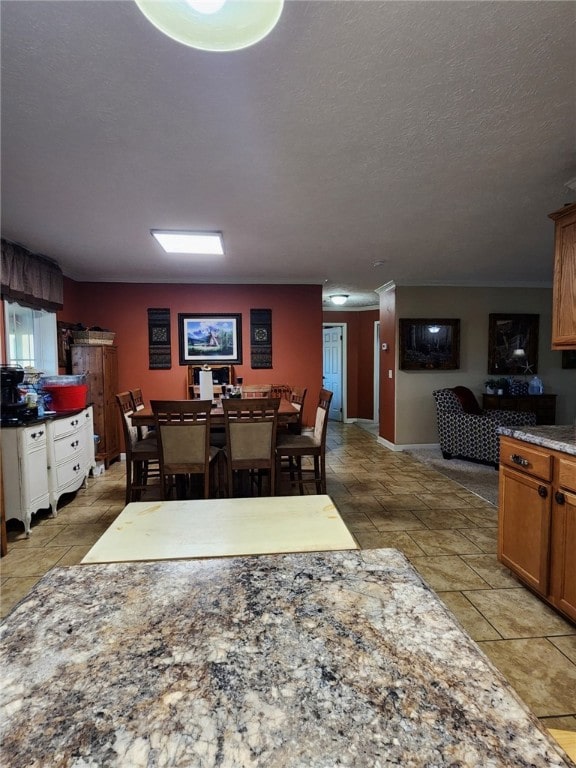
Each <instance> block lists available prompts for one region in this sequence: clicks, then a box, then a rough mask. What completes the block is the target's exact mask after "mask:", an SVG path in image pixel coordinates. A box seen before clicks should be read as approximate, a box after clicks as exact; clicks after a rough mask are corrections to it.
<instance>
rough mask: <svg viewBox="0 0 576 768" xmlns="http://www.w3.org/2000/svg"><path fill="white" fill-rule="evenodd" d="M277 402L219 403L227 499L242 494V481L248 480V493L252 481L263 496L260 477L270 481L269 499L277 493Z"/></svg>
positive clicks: (278, 404)
mask: <svg viewBox="0 0 576 768" xmlns="http://www.w3.org/2000/svg"><path fill="white" fill-rule="evenodd" d="M279 406H280V399H279V398H277V397H275V398H264V397H261V398H251V399H244V398H241V399H237V398H231V399H229V400H223V401H222V407H223V409H224V419H225V429H226V449H225V458H226V466H227V486H228V496H230V497H232V496H234V495H235V494H236V493H241V492H243V490H244V491H245V490H246V489H245V488H244V489H242V480H243V479H245V478H246V477H248V478H249V479H250V493H252V491H253V486H254V482H253V481H254V480H255V479H256V486H257V489H258V493H259V494H260V493H261V492H262V477H263V474H266V475H267V476H268V477H269V481H270V495H271V496H274V494H275V492H276V488H275V483H276V476H275V473H276V465H275V454H274V452H275V446H276V429H277V424H278V408H279Z"/></svg>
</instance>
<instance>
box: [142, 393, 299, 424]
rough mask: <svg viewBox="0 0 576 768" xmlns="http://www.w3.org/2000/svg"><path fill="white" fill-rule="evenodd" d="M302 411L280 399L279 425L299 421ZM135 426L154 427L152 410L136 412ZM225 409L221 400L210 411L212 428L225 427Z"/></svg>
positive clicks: (146, 409) (143, 409)
mask: <svg viewBox="0 0 576 768" xmlns="http://www.w3.org/2000/svg"><path fill="white" fill-rule="evenodd" d="M299 415H300V411H299V410H298V408H297V407H296V406H295V405H294V404H293V403H291V402H290V401H289V400H286V398H284V397H283V398H280V405H279V407H278V423H279V424H291V423H296V422H297V421H298V416H299ZM130 418H131V421H132V424H133V426H135V427H153V426H154V425H155V423H156V420H155V418H154V413H153V411H152V408H150V407H149V406H146V407H145V408H141V409H140V410H139V411H134V413H133V414H132V416H131V417H130ZM224 423H225V420H224V409H223V408H222V403H221V401H220V400H216V401H215V402H214V403H213V405H212V409H211V411H210V424H211V426H212V427H223V426H224Z"/></svg>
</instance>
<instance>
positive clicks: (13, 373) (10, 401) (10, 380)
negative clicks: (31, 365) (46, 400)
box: [0, 365, 36, 427]
mask: <svg viewBox="0 0 576 768" xmlns="http://www.w3.org/2000/svg"><path fill="white" fill-rule="evenodd" d="M23 381H24V368H22V367H21V366H19V365H2V366H0V387H1V394H0V414H1V422H2V426H3V427H7V426H17V425H18V424H25V423H26V422H27V421H30V420H31V419H33V418H35V416H36V413H33V412H32V409H30V408H29V407H28V405H27V404H26V402H25V401H24V400H22V396H21V394H20V389H19V387H20V385H21V384H22V382H23Z"/></svg>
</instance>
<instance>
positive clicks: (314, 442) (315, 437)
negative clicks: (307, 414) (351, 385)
mask: <svg viewBox="0 0 576 768" xmlns="http://www.w3.org/2000/svg"><path fill="white" fill-rule="evenodd" d="M332 397H333V393H332V392H330V391H329V390H327V389H321V390H320V394H319V396H318V405H317V407H316V418H315V422H314V429H313V430H312V431H306V430H304V431H303V432H302V434H300V435H293V434H286V433H284V434H281V435H278V439H277V441H276V465H277V472H278V479H280V474H281V472H282V463H283V461H285V460H287V471H288V473H289V475H290V482H291V485H292V486H293V485H294V484H295V483H297V484H298V487H299V490H300V494H303V493H304V485H305V484H306V483H313V484H314V486H315V488H316V493H318V494H320V493H326V433H327V430H328V412H329V410H330V403H331V402H332ZM302 459H309V460H310V461H311V463H312V467H311V468H308V467H305V466H304V465H303V463H302Z"/></svg>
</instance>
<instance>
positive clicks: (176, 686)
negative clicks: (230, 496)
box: [0, 549, 572, 768]
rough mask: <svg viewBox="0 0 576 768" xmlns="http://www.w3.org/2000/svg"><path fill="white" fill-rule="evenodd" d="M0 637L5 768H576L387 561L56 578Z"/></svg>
mask: <svg viewBox="0 0 576 768" xmlns="http://www.w3.org/2000/svg"><path fill="white" fill-rule="evenodd" d="M1 633H2V647H1V651H0V664H1V670H2V679H3V689H2V693H1V700H2V706H3V726H2V729H3V737H4V744H3V748H2V753H1V754H2V757H3V764H5V765H7V766H8V765H9V766H10V768H23V766H27V767H28V768H38V767H39V766H50V768H64V767H66V768H80V767H82V768H86V767H87V766H91V767H93V768H96V766H98V767H99V768H100V767H106V768H111V767H112V766H118V767H120V766H121V767H122V768H136V767H137V766H138V767H139V766H142V767H144V766H145V767H147V768H148V767H150V768H151V767H152V766H154V767H155V768H159V767H163V766H182V767H185V768H191V767H196V766H197V767H198V768H200V767H201V768H208V767H209V766H210V767H212V766H225V767H226V768H232V767H233V766H238V767H240V766H242V767H243V768H244V767H246V766H256V767H258V768H263V767H264V766H266V768H333V766H337V765H338V766H355V767H358V768H362V767H364V766H366V767H368V766H370V768H375V767H378V766H380V767H384V766H402V767H403V768H416V767H418V768H424V766H426V767H427V768H433V767H434V768H441V767H443V766H446V767H448V766H451V767H455V766H460V767H463V766H475V767H476V768H489V767H490V768H496V767H497V766H498V767H501V768H511V767H512V766H514V767H515V768H520V767H521V766H530V767H531V768H540V767H544V766H547V767H549V766H569V765H572V763H571V762H570V761H569V759H568V758H566V757H564V755H563V753H561V751H560V749H559V748H558V747H557V745H556V744H555V743H554V742H553V741H552V740H551V739H550V737H549V736H548V735H547V734H546V733H545V731H544V730H543V729H542V727H541V726H540V724H539V722H538V720H537V719H536V717H535V716H533V715H532V714H531V713H530V712H529V711H528V709H527V708H526V706H525V705H524V704H523V703H522V702H521V701H520V700H519V698H518V697H517V696H516V695H515V693H514V692H513V691H512V689H511V688H510V687H509V685H508V684H507V683H506V681H505V680H504V678H503V677H502V676H501V675H500V673H499V672H498V671H497V670H496V669H495V668H494V667H493V666H492V664H491V663H490V661H489V660H488V659H487V658H486V657H485V656H484V655H483V654H482V652H481V651H480V650H479V648H478V646H477V645H476V644H475V643H474V642H473V641H472V640H471V639H470V638H469V637H468V635H466V634H465V632H464V631H463V630H462V629H461V628H460V626H459V625H458V624H457V623H456V621H455V620H454V618H453V617H452V615H451V614H450V613H449V612H448V611H447V609H446V608H445V607H444V606H443V605H442V603H441V602H440V601H439V600H438V598H437V597H436V596H435V595H434V593H433V592H432V591H431V590H430V589H429V588H428V587H427V586H426V584H425V583H424V582H423V581H422V579H421V578H420V576H419V575H418V574H417V573H416V571H415V570H414V569H413V567H412V566H411V565H410V564H409V563H408V561H407V560H406V559H405V557H404V556H403V555H401V554H400V553H399V552H397V551H396V550H391V549H381V550H366V551H344V552H324V553H307V554H288V555H266V556H260V557H250V558H248V557H247V558H220V559H206V560H192V561H177V562H173V561H165V562H159V563H116V564H104V565H82V566H71V567H68V568H54V569H53V570H52V571H50V572H49V573H48V574H47V575H46V576H45V577H44V578H43V579H42V580H41V581H40V582H38V584H37V585H36V586H35V587H34V588H33V590H32V591H31V593H30V594H29V595H28V596H27V597H26V598H25V599H24V600H23V601H22V602H21V603H20V604H19V605H18V606H17V607H16V608H15V609H14V610H13V612H12V613H11V614H10V615H9V616H8V617H7V618H6V619H5V621H4V622H3V624H2V626H1Z"/></svg>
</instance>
